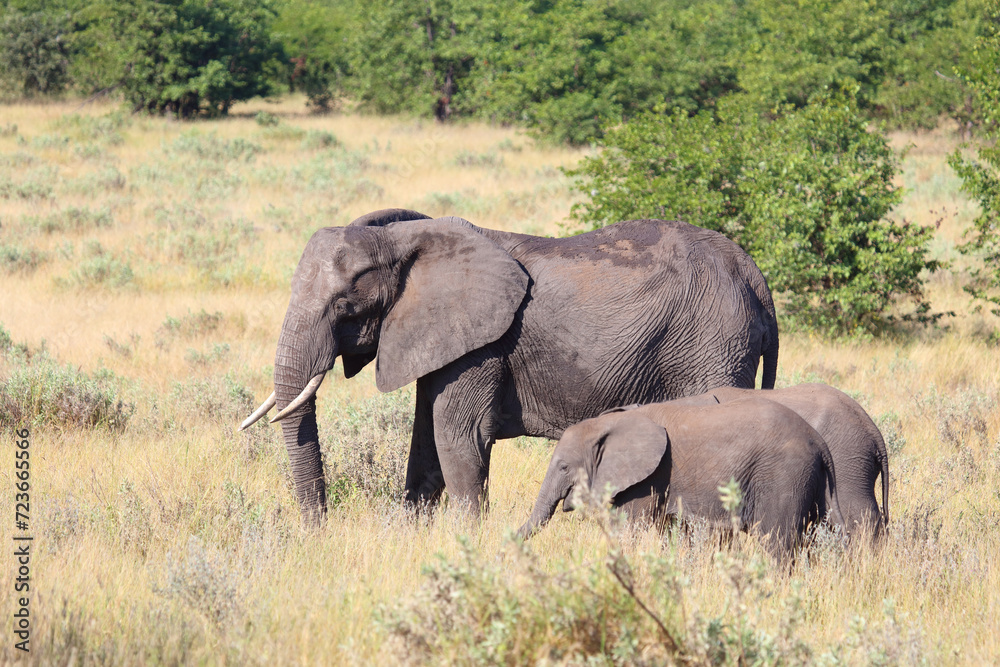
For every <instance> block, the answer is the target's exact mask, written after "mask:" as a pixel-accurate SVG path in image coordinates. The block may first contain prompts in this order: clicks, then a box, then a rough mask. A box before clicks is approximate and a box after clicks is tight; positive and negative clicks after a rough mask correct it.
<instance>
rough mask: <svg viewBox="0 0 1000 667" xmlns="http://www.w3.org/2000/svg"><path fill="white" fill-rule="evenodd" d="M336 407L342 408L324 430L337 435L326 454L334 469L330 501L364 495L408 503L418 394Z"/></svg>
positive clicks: (331, 414) (329, 415)
mask: <svg viewBox="0 0 1000 667" xmlns="http://www.w3.org/2000/svg"><path fill="white" fill-rule="evenodd" d="M333 407H335V408H336V410H335V411H334V412H328V413H327V415H326V416H325V419H324V420H323V421H324V423H323V424H322V425H321V426H320V428H321V429H322V431H323V432H324V433H330V434H331V438H330V439H329V441H330V443H331V444H330V445H328V446H327V447H325V448H324V452H323V458H324V462H325V463H326V465H327V466H328V467H329V468H330V469H329V470H327V471H326V478H327V479H328V480H330V485H329V487H330V488H329V491H328V494H327V497H328V498H329V501H330V503H331V504H332V505H338V504H340V503H342V502H346V501H348V500H350V499H351V498H352V497H355V496H356V495H359V494H360V495H363V496H367V497H369V498H385V499H388V500H391V501H393V502H400V501H402V499H403V493H404V491H403V481H404V480H405V479H406V456H407V454H406V453H407V451H408V443H409V440H410V433H411V432H412V430H413V395H412V394H411V393H409V392H396V393H393V394H387V395H384V396H377V397H375V398H372V399H370V400H368V401H365V402H363V403H360V404H358V403H349V404H347V405H346V406H344V405H341V406H333ZM324 444H325V443H324Z"/></svg>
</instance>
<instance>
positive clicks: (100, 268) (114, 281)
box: [68, 241, 135, 287]
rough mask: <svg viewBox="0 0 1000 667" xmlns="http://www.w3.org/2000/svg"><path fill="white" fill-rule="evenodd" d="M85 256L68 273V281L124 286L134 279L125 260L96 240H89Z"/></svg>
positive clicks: (78, 284) (73, 283) (93, 285)
mask: <svg viewBox="0 0 1000 667" xmlns="http://www.w3.org/2000/svg"><path fill="white" fill-rule="evenodd" d="M84 254H85V257H84V259H83V260H81V261H80V263H79V264H78V266H77V268H75V269H73V271H72V272H71V273H70V275H69V280H68V283H69V284H71V285H77V286H79V287H126V286H128V285H131V284H132V283H133V282H134V280H135V273H134V272H133V271H132V266H131V264H129V262H128V261H127V260H122V259H119V258H118V257H115V256H114V255H112V254H111V253H109V252H108V251H107V250H105V249H104V247H103V246H102V245H101V244H100V243H98V242H97V241H90V242H89V243H88V244H87V248H86V250H85V253H84Z"/></svg>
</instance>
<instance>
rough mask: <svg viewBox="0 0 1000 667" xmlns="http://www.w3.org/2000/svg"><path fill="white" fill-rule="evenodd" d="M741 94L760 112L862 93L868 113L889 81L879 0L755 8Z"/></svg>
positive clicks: (767, 1) (741, 54) (749, 13)
mask: <svg viewBox="0 0 1000 667" xmlns="http://www.w3.org/2000/svg"><path fill="white" fill-rule="evenodd" d="M743 11H744V14H745V17H746V23H745V25H744V28H743V30H744V31H745V33H744V44H742V45H741V47H740V48H739V49H738V50H736V51H734V52H733V58H734V61H735V62H736V63H738V64H739V65H740V66H741V71H740V75H739V83H740V87H741V88H742V89H743V90H744V91H746V92H747V93H748V95H750V96H751V97H752V98H754V99H755V100H756V101H757V103H758V104H759V105H760V107H761V108H764V109H767V108H770V107H772V106H775V105H777V104H782V103H790V104H794V105H795V106H798V107H801V106H804V105H805V104H806V103H807V102H808V101H809V100H810V99H813V98H814V97H817V96H819V97H822V96H827V95H829V94H830V93H831V92H835V91H837V90H840V89H842V88H847V89H855V90H856V91H857V94H856V95H857V99H858V102H859V104H860V105H861V106H863V107H864V106H868V104H869V101H870V100H871V99H872V98H873V97H874V95H875V92H876V90H877V88H878V85H879V84H880V83H881V82H882V80H883V78H884V76H885V68H886V65H887V59H888V58H889V57H890V55H891V50H892V47H893V44H892V41H891V40H890V39H889V36H888V34H887V31H888V27H889V16H888V14H887V12H886V11H885V10H884V9H882V7H881V5H880V4H879V3H877V2H876V1H875V0H810V1H809V2H802V1H801V0H749V1H748V2H747V3H746V5H745V7H744V10H743Z"/></svg>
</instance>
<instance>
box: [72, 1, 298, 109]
mask: <svg viewBox="0 0 1000 667" xmlns="http://www.w3.org/2000/svg"><path fill="white" fill-rule="evenodd" d="M274 16H275V12H274V9H273V6H272V4H271V2H270V0H115V1H111V0H107V1H106V2H104V3H95V4H94V5H92V6H91V7H90V8H89V9H88V11H87V18H88V19H89V22H90V32H89V34H88V37H89V39H90V40H91V41H92V42H100V43H102V44H104V46H103V47H102V52H103V53H102V55H101V57H100V58H99V59H98V61H99V62H103V63H110V64H112V65H114V66H116V69H117V71H115V72H114V74H113V77H114V78H115V79H116V80H117V82H118V84H119V85H120V87H121V90H122V93H123V94H124V96H125V99H126V100H127V101H128V103H129V104H131V105H132V107H133V109H136V110H146V111H151V112H154V113H173V114H177V115H178V116H181V117H189V116H192V115H194V114H198V113H205V114H208V115H223V114H226V113H228V111H229V108H230V106H232V104H233V102H236V101H239V100H246V99H250V98H252V97H256V96H258V95H266V94H268V93H270V92H271V86H270V83H269V80H268V75H269V72H270V70H271V69H272V68H276V67H279V66H280V60H281V51H280V46H279V45H278V43H277V42H276V41H275V40H274V39H273V38H272V36H271V33H270V23H271V21H272V20H273V18H274ZM118 68H120V69H118Z"/></svg>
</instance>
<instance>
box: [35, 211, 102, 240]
mask: <svg viewBox="0 0 1000 667" xmlns="http://www.w3.org/2000/svg"><path fill="white" fill-rule="evenodd" d="M23 220H24V224H26V225H27V226H28V227H31V228H34V229H37V230H38V231H40V232H42V233H44V234H55V233H58V232H79V231H84V230H88V229H95V228H106V227H111V226H112V225H113V224H114V219H113V218H112V216H111V209H110V208H108V207H106V206H105V207H103V208H100V209H97V210H91V209H89V208H77V207H75V206H71V207H69V208H66V209H63V210H61V211H55V212H53V213H49V214H47V215H45V216H36V215H30V216H26V217H25V218H24V219H23Z"/></svg>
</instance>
